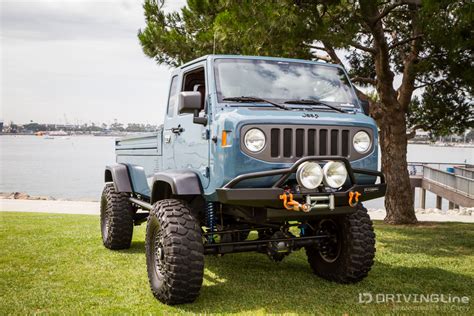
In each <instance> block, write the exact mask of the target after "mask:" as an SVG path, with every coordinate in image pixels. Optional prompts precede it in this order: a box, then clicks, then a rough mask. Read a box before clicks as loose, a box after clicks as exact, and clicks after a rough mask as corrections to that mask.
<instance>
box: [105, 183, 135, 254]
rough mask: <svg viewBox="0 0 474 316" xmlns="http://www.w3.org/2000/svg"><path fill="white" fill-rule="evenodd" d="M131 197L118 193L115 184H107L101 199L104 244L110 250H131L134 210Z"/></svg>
mask: <svg viewBox="0 0 474 316" xmlns="http://www.w3.org/2000/svg"><path fill="white" fill-rule="evenodd" d="M129 198H130V195H129V194H128V193H124V192H116V191H115V187H114V184H113V183H106V184H105V187H104V191H102V197H101V199H100V229H101V232H102V242H103V243H104V246H105V247H106V248H109V249H126V248H130V244H131V242H132V235H133V208H132V204H131V203H130V201H129Z"/></svg>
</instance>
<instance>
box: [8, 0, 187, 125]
mask: <svg viewBox="0 0 474 316" xmlns="http://www.w3.org/2000/svg"><path fill="white" fill-rule="evenodd" d="M184 4H185V1H184V0H168V1H167V2H166V8H167V10H178V9H179V8H180V7H182V6H183V5H184ZM0 17H1V19H0V20H1V25H0V26H1V27H0V40H1V44H0V58H1V67H0V75H1V77H0V97H1V98H0V119H1V120H3V121H4V122H5V123H6V124H7V123H9V122H10V121H14V122H15V123H20V124H21V123H27V122H30V121H31V120H32V121H34V122H39V123H66V122H67V123H72V124H76V123H80V124H83V123H91V122H97V123H98V122H106V123H110V122H113V120H114V119H117V120H118V121H119V122H124V123H129V122H135V123H150V124H159V123H160V122H162V120H163V113H164V108H165V103H166V98H167V90H168V84H169V78H170V74H171V71H172V69H171V68H169V67H168V66H159V65H157V64H156V63H155V62H154V61H153V60H152V59H150V58H148V57H146V56H145V55H144V54H143V52H142V50H141V46H140V44H139V42H138V38H137V32H138V30H139V29H140V28H143V27H144V24H145V21H144V17H143V9H142V1H141V0H95V1H94V0H61V1H60V0H34V1H33V0H0Z"/></svg>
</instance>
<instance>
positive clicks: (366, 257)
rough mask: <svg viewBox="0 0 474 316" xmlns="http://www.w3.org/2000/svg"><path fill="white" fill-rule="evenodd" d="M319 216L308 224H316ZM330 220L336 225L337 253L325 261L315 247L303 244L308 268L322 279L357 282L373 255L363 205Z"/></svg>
mask: <svg viewBox="0 0 474 316" xmlns="http://www.w3.org/2000/svg"><path fill="white" fill-rule="evenodd" d="M323 220H324V219H322V220H320V221H317V222H315V223H312V226H313V227H318V225H320V223H321V221H323ZM326 220H327V219H326ZM330 220H332V221H333V222H334V223H335V224H336V226H337V227H338V229H337V238H339V240H340V241H341V243H340V247H339V252H338V256H336V257H334V259H335V260H334V262H328V260H327V259H326V260H325V259H324V258H323V256H324V255H321V252H320V250H318V249H317V248H316V247H314V246H311V247H306V254H307V256H308V262H309V264H310V266H311V269H312V270H313V272H314V273H315V274H316V275H318V276H320V277H322V278H324V279H326V280H330V281H334V282H338V283H355V282H359V281H361V280H362V279H363V278H365V277H366V276H367V274H368V272H369V271H370V269H371V267H372V265H373V263H374V257H375V233H374V229H373V226H372V221H371V220H370V217H369V215H368V214H367V209H366V208H364V207H363V206H362V205H359V206H358V207H357V211H356V212H355V213H352V214H349V215H344V216H338V217H332V218H331V219H330ZM310 234H311V235H312V234H314V232H310Z"/></svg>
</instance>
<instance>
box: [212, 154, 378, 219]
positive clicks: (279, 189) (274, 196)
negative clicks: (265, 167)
mask: <svg viewBox="0 0 474 316" xmlns="http://www.w3.org/2000/svg"><path fill="white" fill-rule="evenodd" d="M309 160H311V161H317V162H324V161H329V160H336V161H341V162H343V163H344V165H345V166H346V169H347V173H348V176H349V181H350V183H349V185H346V186H344V187H343V188H344V189H342V190H340V191H335V192H306V193H305V192H292V194H293V198H294V200H296V201H302V202H304V201H309V200H311V201H313V207H311V210H310V212H311V213H312V212H313V211H317V212H318V213H321V212H325V211H330V212H331V213H347V212H350V211H351V210H352V209H354V208H353V207H351V205H349V197H350V194H351V192H352V194H354V193H356V192H358V193H359V194H360V196H359V199H358V200H359V201H361V202H362V201H367V200H372V199H376V198H379V197H382V196H384V195H385V191H386V184H385V177H384V175H383V174H382V173H381V172H378V171H372V170H366V169H355V168H352V166H351V164H350V162H349V160H347V159H346V158H345V157H341V156H332V157H328V156H324V157H321V156H309V157H304V158H301V159H300V160H298V161H296V162H295V163H294V164H293V165H292V166H291V167H289V168H284V169H277V170H269V171H261V172H253V173H247V174H242V175H240V176H237V177H236V178H234V179H232V180H231V181H229V183H227V184H226V185H225V186H223V187H222V188H220V189H217V190H216V191H217V197H218V201H219V202H221V203H223V204H231V205H242V206H253V207H265V208H273V209H282V208H283V204H282V201H281V200H280V198H279V197H280V195H281V194H284V193H285V190H284V188H283V186H284V184H285V182H286V181H287V180H288V179H289V178H290V176H291V175H293V174H294V173H295V172H296V170H297V169H298V166H299V165H301V164H302V163H303V162H305V161H309ZM355 174H362V175H368V176H375V177H379V178H380V183H377V184H358V183H357V180H356V177H355ZM277 175H280V178H279V179H278V180H277V181H276V182H275V183H274V184H273V185H272V186H271V187H267V188H235V186H236V185H237V184H238V183H240V182H242V181H244V180H248V179H254V178H261V177H268V176H277ZM308 198H309V199H308ZM318 201H322V202H323V203H318ZM324 201H327V203H324Z"/></svg>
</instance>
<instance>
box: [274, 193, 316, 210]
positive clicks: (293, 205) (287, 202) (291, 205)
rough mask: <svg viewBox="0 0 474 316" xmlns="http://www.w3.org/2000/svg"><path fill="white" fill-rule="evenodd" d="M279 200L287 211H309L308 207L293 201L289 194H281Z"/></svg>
mask: <svg viewBox="0 0 474 316" xmlns="http://www.w3.org/2000/svg"><path fill="white" fill-rule="evenodd" d="M280 200H283V206H284V207H285V208H286V209H287V210H288V211H295V212H298V211H303V212H305V213H307V212H309V211H310V207H309V205H307V204H301V203H299V202H298V201H295V200H293V194H292V193H291V192H287V191H285V192H283V194H281V195H280Z"/></svg>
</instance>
